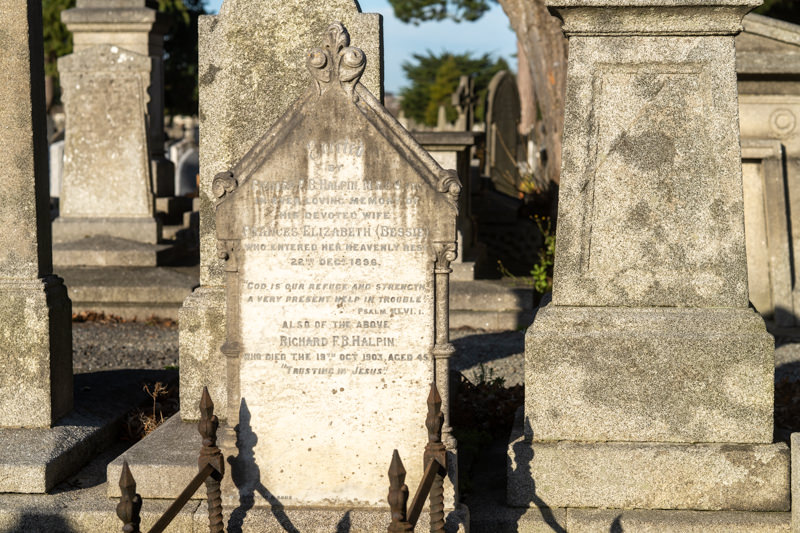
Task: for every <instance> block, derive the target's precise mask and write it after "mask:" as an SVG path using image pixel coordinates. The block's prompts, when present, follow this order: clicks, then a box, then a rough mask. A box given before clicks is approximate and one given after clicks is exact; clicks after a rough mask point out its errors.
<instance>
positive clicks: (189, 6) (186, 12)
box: [158, 0, 206, 115]
mask: <svg viewBox="0 0 800 533" xmlns="http://www.w3.org/2000/svg"><path fill="white" fill-rule="evenodd" d="M204 4H205V0H158V10H159V11H161V12H163V13H166V14H167V15H169V17H170V27H169V30H168V31H167V33H166V35H164V100H165V102H164V107H165V113H166V114H170V115H196V114H197V102H198V94H197V72H198V66H197V65H198V60H197V20H198V18H199V17H200V15H205V13H206V10H205V5H204Z"/></svg>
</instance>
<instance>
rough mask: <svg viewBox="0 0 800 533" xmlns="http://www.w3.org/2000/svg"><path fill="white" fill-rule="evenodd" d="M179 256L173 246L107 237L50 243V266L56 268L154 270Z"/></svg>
mask: <svg viewBox="0 0 800 533" xmlns="http://www.w3.org/2000/svg"><path fill="white" fill-rule="evenodd" d="M178 254H179V252H178V250H177V249H176V247H175V246H174V245H172V244H146V243H141V242H136V241H130V240H126V239H119V238H116V237H107V236H96V237H87V238H84V239H80V240H76V241H69V242H59V243H55V244H53V264H55V265H57V266H58V267H81V266H90V267H92V266H95V267H97V266H103V267H155V266H158V265H164V264H169V263H171V262H172V261H173V260H174V259H175V258H176V256H177V255H178Z"/></svg>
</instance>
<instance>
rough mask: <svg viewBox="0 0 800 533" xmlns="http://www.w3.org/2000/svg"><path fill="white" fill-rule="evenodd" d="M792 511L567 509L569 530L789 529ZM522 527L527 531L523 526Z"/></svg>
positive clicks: (784, 532) (733, 532)
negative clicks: (790, 512)
mask: <svg viewBox="0 0 800 533" xmlns="http://www.w3.org/2000/svg"><path fill="white" fill-rule="evenodd" d="M790 528H791V524H790V514H789V513H748V512H736V511H719V512H707V511H643V510H619V509H567V521H566V529H567V531H569V533H601V532H602V533H608V532H609V531H624V532H625V533H695V532H698V533H699V532H702V533H788V532H789V531H790ZM520 531H524V530H523V529H520Z"/></svg>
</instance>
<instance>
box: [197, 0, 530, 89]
mask: <svg viewBox="0 0 800 533" xmlns="http://www.w3.org/2000/svg"><path fill="white" fill-rule="evenodd" d="M309 1H319V0H309ZM221 4H222V0H206V6H207V8H208V10H209V12H212V13H216V12H217V11H218V10H219V6H220V5H221ZM359 4H360V5H361V10H362V11H364V12H372V13H380V14H382V15H383V38H384V49H385V56H386V57H385V58H384V61H385V71H386V75H385V83H386V90H387V91H388V92H397V91H398V90H399V89H400V87H403V86H404V85H406V84H407V81H406V79H405V76H404V74H403V70H402V68H401V65H402V63H403V62H404V61H408V60H410V59H411V55H412V54H414V53H425V51H426V50H432V51H433V52H437V53H438V52H441V51H443V50H447V51H448V52H454V53H463V52H473V53H474V54H476V55H477V54H483V53H487V52H488V53H490V54H492V55H493V56H495V57H497V56H500V57H503V58H505V60H506V61H508V63H509V64H510V65H511V66H512V68H515V69H516V64H517V63H516V58H515V57H514V56H513V54H515V53H516V51H517V47H516V38H515V37H514V32H513V31H511V28H510V26H509V24H508V18H507V17H506V15H505V13H503V10H502V9H501V8H500V6H499V5H498V4H493V7H492V10H491V11H489V12H488V13H486V14H485V15H484V16H483V17H482V18H481V19H480V20H478V21H477V22H462V23H460V24H456V23H454V22H449V21H445V22H426V23H423V24H420V25H419V26H414V25H413V24H403V23H402V22H400V21H399V20H397V19H396V18H395V17H394V13H393V11H392V7H391V6H390V5H389V2H388V1H387V0H359Z"/></svg>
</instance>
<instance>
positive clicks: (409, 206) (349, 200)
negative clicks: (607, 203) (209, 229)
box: [212, 23, 461, 506]
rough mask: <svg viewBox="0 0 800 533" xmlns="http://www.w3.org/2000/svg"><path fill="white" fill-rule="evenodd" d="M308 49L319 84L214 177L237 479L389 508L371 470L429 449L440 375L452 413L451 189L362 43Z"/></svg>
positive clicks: (242, 485)
mask: <svg viewBox="0 0 800 533" xmlns="http://www.w3.org/2000/svg"><path fill="white" fill-rule="evenodd" d="M307 63H308V68H309V70H310V71H311V73H312V75H313V78H314V84H313V86H312V88H311V89H310V90H308V91H307V92H306V93H305V95H304V96H302V97H301V98H300V99H299V100H298V101H297V102H296V103H295V104H294V105H293V106H292V107H291V108H290V111H289V112H287V113H286V114H285V115H284V116H283V117H282V118H281V119H280V120H279V121H278V122H277V123H276V124H275V125H274V126H273V127H272V128H271V129H270V130H269V131H268V132H267V134H266V135H265V136H263V137H262V138H261V139H260V140H258V141H257V142H256V143H255V145H254V146H253V148H252V149H251V150H250V152H248V153H247V154H246V155H245V156H244V157H243V158H242V159H241V160H240V161H239V163H238V164H237V165H236V166H235V167H234V168H233V170H232V171H231V172H230V173H221V174H219V175H217V177H216V178H215V179H214V181H213V189H212V190H213V192H214V195H215V196H216V197H217V199H218V203H217V207H216V228H217V238H218V239H219V242H220V248H219V249H220V257H221V258H222V259H223V260H224V265H225V270H226V272H227V276H226V277H227V283H226V300H227V308H228V314H227V334H226V342H225V344H224V345H223V348H222V350H223V353H224V354H225V355H226V359H227V364H228V368H227V375H228V379H229V381H228V420H236V421H238V423H239V430H238V436H237V437H238V448H239V449H238V454H239V457H245V458H247V457H250V456H251V455H250V454H252V459H249V460H247V461H248V462H247V463H246V464H244V465H243V468H242V470H241V473H240V476H241V477H240V478H239V481H238V483H237V485H238V488H239V491H240V492H242V491H245V492H246V491H248V490H251V491H255V492H256V493H258V492H259V491H258V490H257V486H258V484H261V485H262V486H263V487H265V488H266V490H267V491H269V492H270V493H271V494H273V495H276V496H275V498H276V499H277V500H279V501H280V503H282V504H283V505H299V506H310V505H324V506H331V505H334V506H335V505H352V504H353V502H358V505H360V506H384V505H385V500H386V493H385V487H383V485H381V484H380V483H376V480H379V479H381V478H382V477H384V476H385V470H386V458H387V457H390V456H391V450H392V449H393V448H397V449H398V450H399V451H400V453H401V454H402V455H403V456H404V457H418V456H421V454H422V450H423V446H424V444H425V442H426V432H425V427H424V420H425V416H426V411H425V404H424V401H419V400H418V399H423V398H425V397H426V391H427V390H428V388H429V386H430V382H431V380H433V379H434V377H435V379H436V381H437V384H438V386H439V388H440V390H441V391H444V392H443V394H442V397H443V401H444V408H443V410H444V412H445V413H447V402H448V394H447V375H448V362H447V361H448V359H447V358H448V357H449V354H450V351H451V350H452V348H451V346H450V344H449V341H448V322H447V312H448V311H447V309H448V300H447V294H448V289H447V286H448V274H449V263H450V261H452V260H453V259H454V255H455V238H456V214H457V199H458V193H459V191H460V189H461V186H460V184H459V182H458V178H457V177H456V174H455V172H453V171H445V170H443V169H442V168H441V167H439V165H438V164H437V163H436V162H435V161H434V160H433V159H432V158H431V157H430V156H429V155H428V154H427V152H425V151H424V150H423V149H422V148H421V146H419V145H418V144H417V143H416V142H415V141H414V140H413V138H412V137H411V136H410V135H409V134H408V133H407V132H406V131H405V130H404V129H403V128H402V126H400V124H399V123H398V122H397V121H396V120H394V118H392V117H391V115H389V113H388V112H387V111H386V110H385V109H384V108H383V106H382V105H381V104H380V102H379V101H378V100H377V99H376V98H375V97H374V96H373V95H372V94H371V93H370V92H369V91H368V90H367V89H366V88H364V86H362V85H361V84H360V83H359V79H360V77H361V75H362V73H363V72H364V69H365V66H366V57H365V55H364V53H363V52H362V51H361V50H359V49H357V48H352V47H349V36H348V34H347V32H346V30H345V29H344V27H343V26H342V25H341V24H339V23H336V24H333V25H331V26H330V27H329V28H328V30H327V32H326V39H325V43H324V45H323V47H322V48H316V49H314V50H312V51H311V52H310V53H309V54H308V57H307ZM448 418H449V417H448ZM445 424H446V426H445V433H446V434H448V436H447V437H446V438H445V443H446V444H449V445H450V446H451V448H450V451H453V449H452V446H454V442H453V441H452V437H450V436H449V432H450V430H449V425H447V424H448V422H447V420H446V421H445ZM231 440H232V439H230V438H229V439H228V444H229V445H230V444H232V442H231ZM230 453H231V452H229V454H230ZM232 453H233V455H236V451H233V452H232ZM233 462H234V464H235V463H236V460H235V459H234V461H233ZM252 462H255V465H257V466H258V468H253V466H254V465H253V464H252ZM421 467H422V465H421V464H409V465H408V468H409V478H410V479H420V477H421V475H422V469H421ZM234 468H235V467H234ZM259 471H260V476H258V477H257V473H258V472H259ZM236 479H237V475H236V472H234V480H236ZM310 479H314V482H309V481H310ZM277 495H280V496H277Z"/></svg>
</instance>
